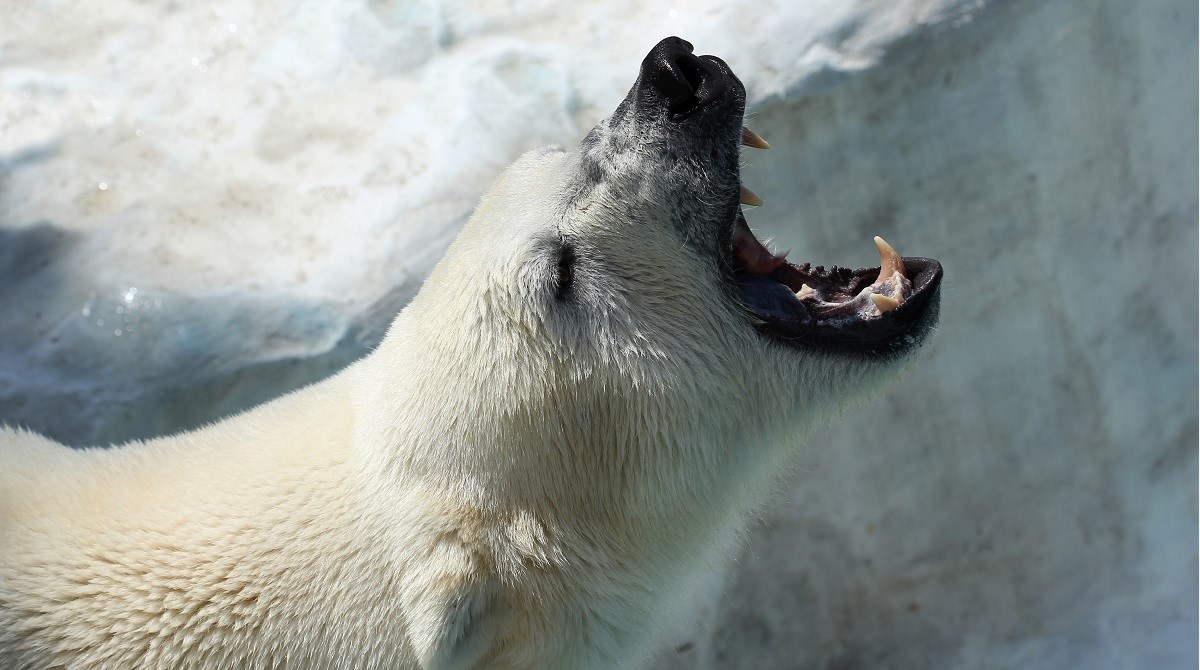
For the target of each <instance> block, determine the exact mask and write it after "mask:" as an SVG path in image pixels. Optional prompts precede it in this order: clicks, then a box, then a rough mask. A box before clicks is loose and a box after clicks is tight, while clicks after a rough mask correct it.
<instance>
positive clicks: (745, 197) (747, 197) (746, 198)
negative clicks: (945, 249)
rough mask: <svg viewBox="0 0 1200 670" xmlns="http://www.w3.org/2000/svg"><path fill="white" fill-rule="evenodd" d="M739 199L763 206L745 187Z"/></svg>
mask: <svg viewBox="0 0 1200 670" xmlns="http://www.w3.org/2000/svg"><path fill="white" fill-rule="evenodd" d="M741 199H742V204H743V205H750V206H751V207H758V206H759V205H762V204H763V201H762V198H760V197H758V196H757V195H754V191H751V190H750V189H748V188H746V187H745V186H743V187H742V198H741ZM892 253H895V252H892Z"/></svg>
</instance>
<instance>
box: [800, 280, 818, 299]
mask: <svg viewBox="0 0 1200 670" xmlns="http://www.w3.org/2000/svg"><path fill="white" fill-rule="evenodd" d="M814 293H816V291H814V290H813V287H811V286H809V285H808V284H801V285H800V290H799V291H796V297H797V298H800V299H802V300H803V299H804V298H807V297H808V296H810V295H812V294H814Z"/></svg>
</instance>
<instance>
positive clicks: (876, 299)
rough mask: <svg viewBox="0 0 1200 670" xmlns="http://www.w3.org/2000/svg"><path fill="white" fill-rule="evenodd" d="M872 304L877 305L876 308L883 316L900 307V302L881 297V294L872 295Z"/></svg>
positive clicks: (888, 297)
mask: <svg viewBox="0 0 1200 670" xmlns="http://www.w3.org/2000/svg"><path fill="white" fill-rule="evenodd" d="M871 302H873V303H875V307H876V308H878V309H879V312H880V313H881V314H883V313H885V312H890V311H892V310H893V309H896V308H897V307H899V306H900V301H899V300H897V299H895V298H893V297H891V296H888V295H881V294H879V293H872V294H871Z"/></svg>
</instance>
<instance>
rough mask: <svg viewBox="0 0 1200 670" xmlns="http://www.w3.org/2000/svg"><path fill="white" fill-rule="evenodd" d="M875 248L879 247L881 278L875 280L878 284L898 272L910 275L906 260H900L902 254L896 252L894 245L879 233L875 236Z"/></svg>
mask: <svg viewBox="0 0 1200 670" xmlns="http://www.w3.org/2000/svg"><path fill="white" fill-rule="evenodd" d="M875 248H876V249H879V278H878V279H876V280H875V283H876V284H882V283H883V282H884V281H886V280H887V279H888V278H889V277H891V276H892V275H893V274H895V273H897V272H899V273H900V276H901V277H907V276H908V271H907V270H905V269H904V261H902V260H900V254H898V253H896V250H895V249H893V248H892V245H890V244H888V243H887V242H885V241H884V240H883V238H882V237H879V236H878V235H876V236H875Z"/></svg>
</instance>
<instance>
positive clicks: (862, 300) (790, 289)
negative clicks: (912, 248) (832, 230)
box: [732, 211, 914, 327]
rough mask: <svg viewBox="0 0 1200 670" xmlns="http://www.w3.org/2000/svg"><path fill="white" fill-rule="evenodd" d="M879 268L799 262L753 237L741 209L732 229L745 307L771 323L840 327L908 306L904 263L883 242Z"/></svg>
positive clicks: (908, 281) (908, 287)
mask: <svg viewBox="0 0 1200 670" xmlns="http://www.w3.org/2000/svg"><path fill="white" fill-rule="evenodd" d="M875 239H876V246H877V248H878V250H879V252H880V266H879V267H877V268H862V269H857V270H852V269H850V268H840V267H837V266H832V267H830V268H825V267H824V266H816V267H814V266H813V265H812V264H810V263H801V264H795V263H792V262H789V261H788V260H787V259H786V254H781V255H777V254H774V253H772V252H771V251H770V250H769V249H767V247H766V246H765V245H764V244H763V243H762V242H760V241H759V240H758V238H756V237H755V236H754V233H753V232H751V230H750V227H749V225H748V224H747V223H746V219H745V217H744V216H743V215H742V213H741V212H740V211H739V212H738V215H737V219H736V221H735V222H734V229H733V252H732V253H733V266H734V272H735V277H736V279H737V283H738V288H739V293H740V294H741V297H742V300H743V303H745V306H746V307H747V308H748V309H749V310H750V311H752V312H754V313H755V314H757V315H759V316H761V317H764V318H768V319H770V320H772V321H779V322H791V323H796V324H813V325H817V324H823V325H828V326H831V327H832V326H837V325H839V324H844V323H847V322H853V321H872V320H880V319H884V318H885V317H886V315H887V314H889V313H891V312H893V311H896V310H897V309H899V308H900V307H901V306H902V305H904V304H905V303H906V302H907V301H908V300H909V299H910V298H911V297H912V295H913V293H914V284H913V281H912V279H911V277H910V272H909V270H908V268H906V267H905V263H904V260H903V259H901V258H900V256H899V255H898V254H896V252H895V251H894V250H892V248H891V247H890V246H889V245H888V244H887V243H886V242H884V241H883V240H882V239H880V238H875Z"/></svg>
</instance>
